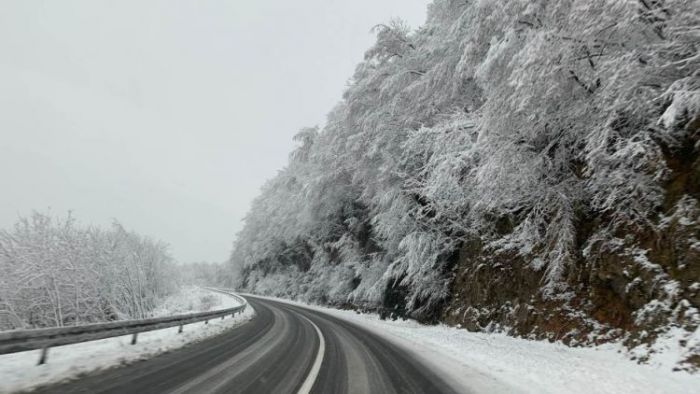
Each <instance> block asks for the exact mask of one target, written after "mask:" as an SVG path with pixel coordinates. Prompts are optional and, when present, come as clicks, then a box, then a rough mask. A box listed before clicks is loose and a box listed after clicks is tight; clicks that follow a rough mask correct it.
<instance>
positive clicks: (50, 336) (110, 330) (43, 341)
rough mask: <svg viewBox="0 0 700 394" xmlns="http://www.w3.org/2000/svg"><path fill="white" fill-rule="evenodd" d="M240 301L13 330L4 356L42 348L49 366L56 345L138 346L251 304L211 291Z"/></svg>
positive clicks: (2, 342)
mask: <svg viewBox="0 0 700 394" xmlns="http://www.w3.org/2000/svg"><path fill="white" fill-rule="evenodd" d="M209 290H212V291H216V292H218V293H223V294H226V295H229V296H232V297H235V298H237V299H238V300H240V301H241V305H239V306H236V307H233V308H228V309H220V310H217V311H209V312H198V313H189V314H185V315H176V316H167V317H158V318H152V319H142V320H124V321H116V322H109V323H97V324H86V325H82V326H70V327H56V328H40V329H33V330H13V331H7V332H0V354H9V353H18V352H24V351H27V350H39V349H41V355H40V357H39V365H41V364H44V363H46V360H47V356H48V350H49V348H51V347H54V346H62V345H70V344H74V343H81V342H89V341H95V340H98V339H106V338H113V337H119V336H124V335H132V337H131V344H132V345H135V344H136V340H137V337H138V334H139V333H142V332H147V331H153V330H160V329H163V328H169V327H175V326H179V327H180V329H179V330H178V334H179V333H182V330H183V326H185V325H186V324H191V323H197V322H201V321H203V322H205V324H206V323H209V320H213V319H216V318H221V319H222V320H223V319H224V318H225V317H226V316H228V315H231V316H232V317H233V316H236V314H237V313H242V312H243V311H244V310H245V308H246V306H247V305H248V302H247V301H246V300H245V298H243V297H240V296H238V295H236V294H233V293H232V292H228V291H225V290H221V289H209Z"/></svg>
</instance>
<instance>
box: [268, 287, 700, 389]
mask: <svg viewBox="0 0 700 394" xmlns="http://www.w3.org/2000/svg"><path fill="white" fill-rule="evenodd" d="M275 300H278V299H275ZM279 301H284V302H289V303H292V304H296V305H301V306H305V307H309V308H312V309H316V310H319V311H322V312H325V313H328V314H330V315H333V316H336V317H339V318H343V319H346V320H349V321H351V322H354V323H357V324H360V325H362V326H363V327H366V328H368V329H370V330H372V331H373V332H376V333H377V334H379V335H381V336H383V337H385V338H387V339H388V340H390V341H393V342H395V343H397V344H399V345H401V346H404V347H406V348H408V349H410V350H412V351H413V352H415V354H416V355H417V356H418V357H420V358H422V359H423V360H424V361H426V362H428V363H430V364H433V365H434V366H435V367H436V368H437V369H438V370H441V371H442V372H443V373H444V374H445V376H446V377H447V378H449V379H452V380H453V381H456V382H457V383H458V384H459V385H460V386H462V387H466V388H468V389H469V390H470V392H471V391H473V392H476V393H482V392H483V393H538V394H539V393H557V394H561V393H585V394H591V393H616V394H618V393H674V394H675V393H678V394H689V393H700V374H696V375H692V374H689V373H687V372H673V371H672V370H671V369H670V367H669V365H667V364H655V365H640V364H637V363H635V362H633V361H631V360H630V359H629V358H628V356H627V355H625V354H624V352H623V351H621V350H620V347H618V346H615V345H604V346H598V347H595V348H571V347H568V346H565V345H563V344H559V343H549V342H545V341H532V340H526V339H520V338H513V337H509V336H507V335H503V334H483V333H471V332H468V331H466V330H461V329H457V328H454V327H448V326H445V325H438V326H425V325H421V324H418V323H416V322H415V321H410V320H408V321H402V320H397V321H391V320H380V319H379V317H378V315H376V314H359V313H357V312H354V311H346V310H338V309H331V308H326V307H320V306H315V305H307V304H303V303H296V302H290V301H287V300H279Z"/></svg>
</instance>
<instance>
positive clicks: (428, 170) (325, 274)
mask: <svg viewBox="0 0 700 394" xmlns="http://www.w3.org/2000/svg"><path fill="white" fill-rule="evenodd" d="M376 34H377V42H376V44H375V45H374V46H373V47H372V48H370V49H369V50H368V51H367V52H366V55H365V59H364V61H363V62H362V63H360V64H359V65H358V66H357V69H356V72H355V74H354V75H353V76H352V78H351V80H350V84H349V87H348V89H347V91H346V92H345V94H344V96H343V99H342V101H341V102H340V103H339V104H338V105H337V106H336V108H335V109H334V110H333V111H332V112H331V113H330V114H329V115H328V119H327V123H326V125H325V126H324V127H323V128H322V129H319V128H308V129H304V130H302V131H301V132H299V134H297V137H296V139H297V141H298V144H299V146H298V148H297V149H296V150H295V151H294V152H292V153H291V155H290V157H289V163H288V165H287V167H286V168H284V169H283V170H281V171H280V172H279V174H278V175H277V176H276V177H275V178H274V179H272V180H270V181H269V182H268V183H267V185H266V186H265V187H264V189H263V191H262V194H261V195H260V196H259V197H258V198H257V199H256V200H255V202H254V203H253V207H252V209H251V211H250V213H249V214H248V216H247V218H246V224H245V228H244V229H243V230H242V231H241V232H240V234H238V237H237V239H236V242H235V247H234V250H233V252H232V255H231V261H230V267H231V270H233V271H234V272H235V274H236V277H237V279H236V281H237V283H235V285H237V286H238V287H241V288H244V289H247V290H249V291H251V292H254V293H260V294H268V295H274V296H282V297H290V298H300V299H305V300H311V301H315V302H321V303H325V304H332V305H347V306H353V307H358V308H369V309H376V310H379V311H380V312H381V313H384V314H398V315H408V316H411V317H414V318H417V319H419V320H422V321H428V322H436V321H442V322H446V323H449V324H453V325H458V324H459V325H461V326H463V327H466V328H467V329H469V330H472V331H494V330H498V331H504V332H506V333H509V334H511V335H515V336H525V337H530V338H539V339H545V338H546V339H550V340H561V341H563V342H564V343H566V344H570V345H586V344H594V343H601V342H606V341H611V340H618V341H624V344H625V345H626V346H628V347H630V348H636V349H637V350H638V352H637V354H638V355H639V358H640V359H641V360H642V361H643V360H644V359H645V358H646V357H648V355H649V352H650V350H652V349H653V348H654V345H653V344H654V342H655V341H656V339H657V338H659V337H667V336H668V335H669V331H673V333H674V338H675V339H674V341H675V342H676V343H677V346H678V347H679V348H680V349H681V350H680V351H679V353H678V354H680V355H681V356H680V357H679V359H678V360H677V361H678V362H679V364H678V365H679V367H680V368H684V369H691V370H692V369H693V368H697V367H699V366H700V343H699V342H698V326H699V325H700V314H699V313H698V309H697V308H698V307H700V156H699V152H700V75H699V74H698V70H700V55H699V54H698V42H700V2H699V1H697V0H678V1H663V0H638V1H618V0H596V1H591V0H586V1H580V0H572V1H545V0H537V1H519V0H511V1H507V2H492V1H457V0H436V1H434V2H433V3H432V4H431V5H430V7H429V13H428V19H427V21H426V23H425V25H424V26H422V27H421V28H419V29H418V30H416V31H411V30H410V29H409V28H407V27H406V26H405V25H404V24H403V23H402V22H400V21H392V22H390V23H388V24H387V25H380V26H377V27H376Z"/></svg>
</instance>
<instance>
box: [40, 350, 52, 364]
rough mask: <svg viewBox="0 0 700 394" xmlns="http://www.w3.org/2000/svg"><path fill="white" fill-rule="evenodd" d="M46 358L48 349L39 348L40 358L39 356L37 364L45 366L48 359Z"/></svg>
mask: <svg viewBox="0 0 700 394" xmlns="http://www.w3.org/2000/svg"><path fill="white" fill-rule="evenodd" d="M48 356H49V348H48V347H44V348H41V356H39V364H38V365H42V364H46V359H47V358H48Z"/></svg>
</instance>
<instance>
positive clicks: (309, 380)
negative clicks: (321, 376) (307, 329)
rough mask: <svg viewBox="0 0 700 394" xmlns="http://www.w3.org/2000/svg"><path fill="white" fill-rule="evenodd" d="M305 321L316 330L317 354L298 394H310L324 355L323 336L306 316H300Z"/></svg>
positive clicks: (324, 343)
mask: <svg viewBox="0 0 700 394" xmlns="http://www.w3.org/2000/svg"><path fill="white" fill-rule="evenodd" d="M300 316H301V317H303V318H304V319H306V321H308V322H309V323H311V325H312V326H314V328H315V329H316V334H318V341H319V343H318V353H316V360H314V365H313V366H312V367H311V371H309V375H308V376H307V377H306V380H304V384H302V385H301V387H300V388H299V391H298V394H308V393H310V392H311V388H312V387H314V383H316V378H317V377H318V373H319V371H320V370H321V364H322V363H323V355H324V354H325V353H326V341H325V339H324V338H323V334H322V333H321V330H320V329H319V328H318V326H317V325H316V324H314V322H312V321H311V320H309V319H308V318H307V317H306V316H304V315H300Z"/></svg>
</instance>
